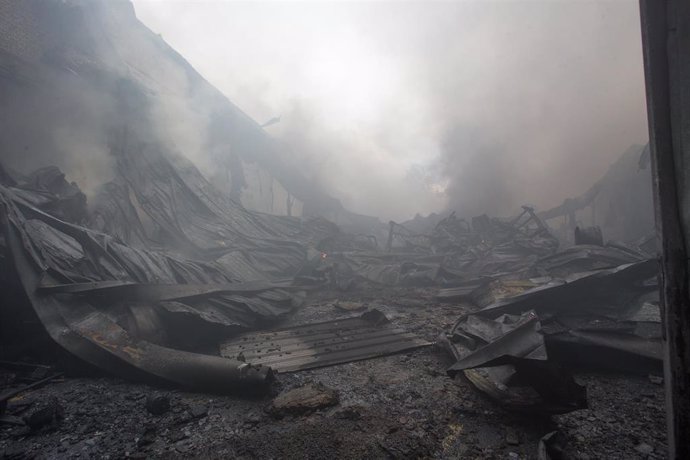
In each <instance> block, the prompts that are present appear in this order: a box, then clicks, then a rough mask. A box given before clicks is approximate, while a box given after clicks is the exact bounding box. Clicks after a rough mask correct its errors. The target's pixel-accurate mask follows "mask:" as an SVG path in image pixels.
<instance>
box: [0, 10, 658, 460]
mask: <svg viewBox="0 0 690 460" xmlns="http://www.w3.org/2000/svg"><path fill="white" fill-rule="evenodd" d="M56 23H59V24H60V26H59V27H57V26H56V25H55V24H56ZM0 31H1V32H0V56H2V61H1V63H0V80H1V81H2V87H1V89H0V91H1V94H0V96H2V100H3V102H4V103H5V105H6V107H7V110H3V114H2V117H3V119H2V120H1V121H2V123H0V125H2V127H0V134H1V135H2V137H3V143H2V145H0V148H2V149H3V154H4V151H7V152H8V153H7V155H3V157H2V159H1V160H2V161H1V162H0V283H1V284H2V289H3V292H4V295H3V302H2V306H1V307H0V320H1V323H2V324H1V326H0V331H1V332H2V338H1V339H2V340H1V343H2V348H1V349H0V350H1V351H2V353H1V354H0V368H2V369H3V373H2V374H0V375H2V376H3V380H2V381H1V382H0V384H2V392H3V393H2V394H1V395H0V422H1V423H2V426H3V430H4V431H3V432H2V437H0V449H2V450H0V452H1V453H2V454H3V455H4V456H7V457H10V458H12V457H13V456H17V457H21V456H22V455H28V456H31V455H32V453H33V454H35V453H36V452H34V451H32V450H31V449H34V447H31V446H33V445H32V444H31V443H32V442H35V441H36V440H37V439H46V442H45V444H41V445H40V447H38V448H39V449H45V451H44V453H45V452H48V453H47V454H46V455H48V456H50V455H51V454H54V455H60V454H64V455H73V454H74V453H75V452H77V449H81V452H85V453H86V455H87V456H90V455H93V456H98V455H103V454H115V455H119V456H131V455H138V456H144V457H146V456H153V457H165V456H169V455H182V456H186V455H197V456H237V457H280V456H285V457H292V458H297V457H302V458H312V457H318V456H319V455H323V452H322V449H335V448H337V449H341V450H338V452H337V453H338V454H342V455H345V454H346V455H350V456H354V457H367V456H368V457H382V456H388V457H393V458H407V457H442V458H446V457H462V456H474V457H477V458H499V457H500V458H502V455H503V454H506V455H509V456H510V458H518V457H521V456H524V457H534V456H535V453H536V455H538V458H540V459H549V458H568V457H567V456H566V457H562V454H563V451H564V450H566V451H568V449H570V452H573V451H575V450H577V449H580V448H582V447H583V446H585V447H587V448H589V444H588V443H589V440H585V439H584V435H583V434H582V433H585V434H587V433H589V434H591V436H592V437H594V438H596V436H595V435H594V434H592V433H596V432H597V431H596V430H598V429H599V428H598V427H596V426H594V425H595V424H596V423H598V420H597V418H596V417H595V416H594V415H592V416H587V417H584V416H580V415H578V414H580V413H584V411H590V412H589V413H592V411H593V409H592V405H591V404H590V402H589V400H588V393H589V391H590V389H593V390H594V394H595V395H596V396H597V398H602V399H603V398H605V397H606V395H604V396H602V395H601V393H602V388H608V389H609V390H610V389H611V388H615V387H616V386H617V385H627V384H628V383H626V382H628V380H630V381H632V382H633V383H632V384H631V385H632V387H631V388H636V389H637V388H642V389H643V391H646V392H647V393H645V394H647V395H648V396H645V398H647V399H649V401H650V402H649V404H648V406H649V405H651V406H653V410H652V409H650V408H649V407H637V406H635V407H633V408H631V409H630V410H631V411H634V412H631V414H633V415H639V414H641V413H643V412H645V411H647V412H650V413H652V415H647V416H646V417H647V418H646V419H645V421H647V422H649V423H653V422H654V423H656V422H658V419H660V417H662V410H663V408H662V407H661V406H660V404H657V403H658V401H659V400H660V399H661V398H662V396H663V395H662V394H661V391H660V387H659V385H658V383H659V382H660V381H662V380H661V377H659V376H660V375H661V373H662V372H663V360H664V349H663V332H662V331H663V327H662V317H661V313H660V307H659V295H658V291H659V283H658V281H657V275H658V269H659V267H658V261H657V259H656V248H655V247H653V246H654V242H655V239H654V236H653V233H652V232H653V228H652V225H653V222H652V219H651V218H650V217H649V216H646V215H645V212H646V211H647V210H649V211H651V208H650V209H647V208H648V207H646V206H647V204H649V206H651V204H650V203H647V202H646V201H645V206H639V208H638V209H635V210H633V209H632V206H631V203H630V201H635V198H634V197H633V198H631V199H630V200H628V198H630V196H628V195H626V192H625V191H624V190H625V189H626V187H627V188H632V189H633V192H631V193H632V194H633V195H635V196H641V197H642V196H644V197H646V198H645V199H647V200H648V199H649V196H648V195H649V194H648V193H647V192H650V191H651V188H652V182H651V178H650V174H649V168H648V164H649V162H650V157H651V159H652V165H654V155H655V153H654V152H655V150H654V145H653V144H652V146H651V149H650V147H649V146H648V147H633V148H631V149H630V150H629V151H628V152H625V154H624V155H623V156H622V157H621V160H620V161H619V162H618V163H616V164H615V165H613V166H612V168H611V170H610V171H609V172H608V173H607V174H606V175H605V176H604V177H603V178H602V179H601V180H600V181H598V182H596V183H595V184H593V186H592V188H591V189H589V190H588V191H586V192H585V193H584V194H583V195H581V196H580V197H577V198H574V199H572V200H568V201H566V202H565V203H563V205H561V206H559V207H556V208H554V209H551V210H546V211H541V212H540V211H539V210H536V209H534V208H533V207H530V206H527V205H526V206H523V207H522V208H521V209H519V210H516V212H515V215H514V216H510V217H507V218H500V217H495V216H488V215H480V216H460V215H458V214H457V213H455V212H449V213H446V214H445V215H443V216H440V217H439V216H435V217H429V218H426V219H425V218H418V219H415V221H410V222H403V223H396V222H392V221H391V222H389V224H388V225H385V224H382V223H381V222H380V221H379V220H378V219H377V218H373V217H368V216H361V215H357V214H355V213H352V212H350V211H348V210H347V209H345V208H344V207H343V206H342V205H341V204H340V202H338V200H336V199H335V198H333V197H330V196H329V195H328V194H327V193H326V192H325V191H324V190H323V189H322V188H321V187H320V186H319V185H318V184H317V183H315V182H313V181H310V180H308V179H307V178H306V177H305V176H304V175H303V174H302V172H301V171H300V168H299V165H295V164H292V163H291V162H290V161H289V157H290V155H289V152H286V151H285V147H284V146H281V145H279V144H278V143H277V142H275V141H274V140H273V139H271V138H270V137H269V136H268V135H267V134H266V133H265V131H264V130H263V129H262V127H261V126H260V125H259V124H258V123H256V122H254V121H253V120H252V119H251V118H249V117H248V116H247V115H245V114H244V113H242V112H241V111H240V110H239V109H238V108H237V107H235V106H234V105H233V104H232V103H231V102H230V101H228V100H227V99H226V98H225V96H223V95H222V94H221V93H220V92H219V91H218V90H216V89H215V88H214V87H213V86H212V85H210V84H209V83H208V82H206V81H205V80H204V79H203V78H202V77H201V75H199V74H198V73H197V72H196V71H195V70H194V69H193V68H192V66H191V65H190V64H189V63H187V62H186V61H185V60H184V59H183V58H182V57H181V56H180V55H179V54H177V53H176V52H175V51H174V50H173V49H171V48H170V47H169V46H168V45H167V44H166V43H165V42H164V41H163V40H162V39H161V38H160V37H158V36H156V35H155V34H153V33H151V31H149V30H148V29H146V27H144V26H143V25H142V24H141V23H139V22H138V20H137V19H136V17H135V15H134V11H133V7H132V5H131V4H130V3H129V2H126V1H115V2H109V1H93V2H91V1H81V0H74V1H67V2H42V1H33V0H30V1H26V2H21V3H15V2H12V1H9V0H8V1H3V2H2V3H1V4H0ZM57 94H59V95H60V96H59V97H57V96H56V95H57ZM11 112H13V114H12V115H11V114H10V113H11ZM29 118H31V119H33V120H34V122H35V123H34V124H33V125H32V124H30V123H26V120H27V119H29ZM175 124H177V127H176V128H171V126H175ZM180 125H182V126H184V128H185V129H182V130H181V131H180V129H177V128H180ZM189 131H194V132H195V134H194V136H192V138H191V139H190V137H189V136H188V135H187V134H181V132H182V133H188V132H189ZM65 132H67V133H80V134H83V133H88V135H84V136H81V135H79V136H77V135H74V136H72V137H70V136H67V137H66V136H64V135H63V134H64V133H65ZM66 138H69V141H67V140H66ZM4 139H7V142H5V141H4ZM198 152H204V154H203V155H200V154H199V153H198ZM91 154H92V155H93V157H94V158H97V160H95V161H96V163H98V164H99V165H100V166H97V167H94V168H93V169H88V168H86V166H83V165H81V162H82V161H84V162H86V161H87V160H86V159H87V158H89V155H91ZM99 162H100V163H99ZM209 164H210V165H212V166H211V167H208V165H209ZM633 164H634V165H636V166H639V167H632V166H631V165H633ZM82 166H83V167H82ZM657 167H658V166H657ZM80 178H81V180H79V179H80ZM261 181H266V184H269V186H265V185H266V184H264V185H261V184H262V182H261ZM257 184H259V185H261V186H259V185H257ZM631 184H632V185H631ZM266 190H270V196H269V194H267V192H265V191H266ZM621 200H623V201H621ZM626 200H627V201H626ZM648 201H649V200H648ZM279 203H280V204H279ZM283 203H284V204H285V206H284V207H283ZM621 203H623V204H621ZM602 209H604V211H601V210H602ZM586 210H589V213H590V214H589V216H590V217H587V216H585V214H586V212H585V211H586ZM633 211H634V214H635V215H632V214H633ZM612 216H613V217H612ZM640 216H642V217H640ZM558 219H562V220H563V222H562V224H561V225H560V227H557V225H555V222H556V221H557V220H558ZM611 235H613V238H614V239H610V238H612V236H611ZM384 357H385V358H384ZM374 358H377V359H374ZM583 369H584V370H583ZM602 369H604V370H606V371H607V372H613V373H614V374H615V375H616V377H600V376H599V375H598V374H592V372H598V371H600V370H602ZM580 373H583V374H582V375H584V377H583V376H582V375H581V374H580ZM94 374H95V375H97V376H107V377H105V378H102V379H100V380H98V383H96V384H94V385H96V386H95V387H88V389H86V390H85V389H84V388H82V387H81V386H80V385H91V383H88V382H92V381H93V380H89V379H93V375H94ZM84 375H86V377H84ZM640 376H642V377H640ZM611 378H613V379H618V380H606V379H611ZM640 378H641V379H642V380H640ZM667 378H668V376H667ZM120 379H121V380H120ZM84 382H87V383H84ZM112 382H120V383H117V385H120V386H122V388H124V390H122V388H121V389H120V390H122V391H123V392H124V393H126V394H124V395H120V393H118V391H120V390H113V389H112V388H110V387H109V385H111V384H113V383H112ZM602 382H603V383H602ZM641 382H642V383H641ZM99 385H100V386H99ZM606 385H609V386H608V387H607V386H606ZM650 387H651V388H652V390H649V388H650ZM56 388H60V390H55V389H56ZM70 388H71V389H70ZM94 388H96V389H95V390H94ZM63 389H67V390H63ZM43 391H45V392H47V393H46V394H47V395H49V396H50V398H48V397H46V398H44V399H43V400H41V399H40V398H37V399H36V400H33V399H32V395H36V394H42V393H40V392H43ZM51 391H56V392H57V393H56V394H57V396H53V395H52V393H50V392H51ZM61 391H71V392H73V393H61ZM99 391H112V395H118V396H113V399H114V400H117V398H119V397H120V396H122V398H121V401H120V400H118V401H120V402H118V403H112V402H109V401H106V402H104V403H103V404H104V405H105V406H107V407H108V408H109V409H108V410H110V411H112V412H118V411H119V413H122V412H128V411H131V412H137V411H138V412H137V415H133V416H131V417H132V418H131V419H130V418H128V416H125V415H117V416H116V417H115V416H112V414H106V415H103V413H100V414H97V413H98V411H94V413H95V414H96V415H94V414H84V413H80V415H79V416H78V417H77V415H76V412H75V411H74V410H73V407H72V406H71V405H70V404H71V403H72V400H71V399H70V397H69V396H66V395H69V394H75V395H77V396H79V397H80V398H81V399H79V401H80V402H79V404H82V403H84V401H86V405H87V406H88V405H89V404H92V403H93V401H95V400H96V399H98V400H107V399H109V398H108V397H106V396H104V395H102V394H98V392H99ZM620 393H624V392H620ZM132 395H135V396H132ZM190 395H191V396H190ZM209 395H212V397H213V398H217V399H209ZM228 395H230V396H228ZM616 397H620V395H617V396H616ZM638 399H639V398H638ZM144 401H145V402H144ZM200 401H201V402H200ZM218 401H222V402H221V403H218ZM638 402H639V401H638ZM628 403H629V401H628ZM114 404H117V406H116V407H115V406H114ZM223 404H224V405H223ZM599 404H601V403H600V399H597V403H596V406H597V407H596V408H597V410H602V412H606V411H608V412H606V414H607V415H606V416H607V417H613V416H614V415H615V412H616V411H617V410H618V409H619V408H617V407H616V405H615V404H613V405H612V406H611V407H608V408H607V409H606V410H604V409H600V408H599V407H598V406H599ZM258 406H261V407H262V409H261V410H257V407H258ZM65 407H66V408H65ZM103 412H107V410H106V411H103ZM92 416H93V419H89V417H92ZM111 416H112V420H106V418H108V419H109V418H111ZM79 417H83V418H84V419H88V420H97V421H96V422H94V424H95V425H96V426H99V428H95V429H91V428H83V431H84V433H80V434H79V435H73V434H67V433H70V430H69V428H65V426H68V425H69V423H78V422H77V419H78V418H79ZM99 417H100V418H99ZM214 417H215V418H214ZM559 417H561V418H559ZM569 417H570V418H569ZM578 417H579V418H578ZM590 419H592V420H590ZM113 420H115V421H113ZM525 420H530V421H534V420H537V422H534V423H535V425H534V426H529V427H528V428H525V427H524V426H522V425H524V424H525V423H524V421H525ZM79 423H81V422H79ZM530 423H531V422H530ZM607 423H608V424H609V425H612V424H613V422H608V421H607ZM119 424H121V425H122V426H123V428H122V432H123V433H126V436H129V438H127V439H125V438H124V436H125V435H123V438H122V439H121V440H120V439H115V440H113V439H114V438H112V437H111V438H112V439H111V440H110V441H107V442H106V441H104V439H105V437H104V436H103V433H104V432H106V431H116V430H115V427H116V426H118V425H119ZM82 426H84V425H82ZM142 427H143V428H142ZM180 427H182V428H180ZM468 427H473V428H468ZM572 427H575V428H573V429H574V430H576V431H577V434H573V433H574V431H573V432H568V429H569V428H572ZM81 429H82V428H80V430H81ZM195 430H196V431H195ZM202 430H203V431H202ZM473 430H477V431H473ZM520 430H522V431H520ZM587 430H590V431H587ZM497 432H498V433H500V434H499V435H497V436H498V440H497V441H495V442H494V441H492V442H493V444H491V443H488V444H487V443H485V442H484V441H482V439H483V438H486V437H487V435H486V433H490V435H488V437H489V438H490V437H491V436H494V434H495V433H497ZM55 433H57V434H55ZM209 433H210V434H209ZM228 433H231V434H232V439H231V440H228ZM356 433H360V434H359V435H357V434H356ZM563 433H566V434H563ZM644 433H645V427H644V425H640V426H636V427H635V428H634V434H631V435H630V437H631V438H634V439H635V441H634V443H632V444H631V443H630V442H628V441H620V442H621V443H623V442H628V444H631V445H629V446H628V445H627V444H626V445H625V446H623V447H620V446H619V445H617V446H615V447H620V448H621V449H623V450H625V449H627V451H632V452H637V453H638V454H640V455H648V456H650V458H655V457H654V455H655V453H656V454H659V453H660V451H662V450H663V449H664V448H665V445H664V441H663V439H656V438H655V439H654V440H651V439H650V440H648V441H647V438H645V437H644V436H645V434H644ZM82 434H84V436H87V435H88V436H89V437H88V439H86V438H85V439H81V438H80V437H79V436H81V435H82ZM360 435H361V437H362V438H363V441H362V442H361V443H359V441H355V438H358V436H360ZM41 436H44V438H41ZM214 436H215V438H214V440H212V439H211V438H212V437H214ZM329 437H332V438H334V439H336V441H337V443H336V444H337V446H336V444H328V443H329V442H330V441H328V439H329ZM494 437H495V436H494ZM579 437H582V438H583V440H582V441H581V440H580V439H579ZM130 438H132V439H133V441H132V439H130ZM268 438H271V439H272V441H270V442H266V441H265V440H266V439H268ZM274 438H275V439H274ZM566 438H568V439H569V442H570V447H568V446H567V445H566ZM10 440H19V442H18V444H19V445H20V447H18V448H17V450H13V449H14V447H13V446H11V445H10ZM72 440H74V442H72ZM87 441H88V442H90V443H89V444H87ZM91 441H93V442H91ZM101 441H102V442H103V447H102V448H99V447H98V446H99V443H100V442H101ZM36 442H39V444H40V442H42V441H36ZM597 442H600V441H597ZM607 442H608V441H607ZM109 443H110V444H109ZM573 443H575V447H572V446H573ZM578 443H579V444H578ZM601 443H602V442H600V444H601ZM650 443H654V445H653V446H652V445H651V444H650ZM598 445H599V444H597V446H598ZM221 446H222V449H225V450H217V449H221ZM228 446H229V447H228ZM334 446H335V447H334ZM99 449H100V450H99ZM592 449H593V450H592V452H596V453H597V454H601V451H596V449H595V448H592ZM650 449H651V450H650ZM517 452H519V453H517Z"/></svg>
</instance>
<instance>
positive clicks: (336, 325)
mask: <svg viewBox="0 0 690 460" xmlns="http://www.w3.org/2000/svg"><path fill="white" fill-rule="evenodd" d="M428 345H431V343H430V342H427V341H426V340H423V339H421V338H419V337H418V336H416V335H414V334H411V333H409V332H406V331H404V330H402V329H399V328H395V327H393V326H392V325H391V324H390V322H389V321H388V319H387V318H386V317H385V315H383V313H381V312H380V311H378V310H371V311H368V312H366V313H364V314H362V315H361V316H357V317H353V318H347V319H340V320H334V321H326V322H323V323H313V324H305V325H301V326H295V327H291V328H285V329H280V330H276V331H270V332H261V333H254V334H245V335H242V336H240V337H237V338H235V339H232V340H230V341H227V342H225V343H223V344H221V347H220V350H221V355H222V356H225V357H228V358H239V359H243V360H245V361H246V362H247V363H250V364H254V365H255V364H263V365H268V366H270V367H271V368H272V369H274V370H276V371H278V372H294V371H300V370H305V369H313V368H317V367H325V366H333V365H336V364H342V363H347V362H351V361H358V360H362V359H370V358H375V357H379V356H384V355H389V354H393V353H398V352H401V351H405V350H411V349H415V348H420V347H424V346H428Z"/></svg>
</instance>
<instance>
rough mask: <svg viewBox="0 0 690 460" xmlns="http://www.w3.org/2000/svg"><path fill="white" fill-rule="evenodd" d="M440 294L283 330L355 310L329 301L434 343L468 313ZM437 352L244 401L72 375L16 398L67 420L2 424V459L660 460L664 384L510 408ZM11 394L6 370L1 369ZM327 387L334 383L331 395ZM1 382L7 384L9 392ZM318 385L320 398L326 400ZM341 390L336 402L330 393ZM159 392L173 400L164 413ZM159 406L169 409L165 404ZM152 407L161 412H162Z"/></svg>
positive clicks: (642, 382)
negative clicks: (545, 456) (556, 454)
mask: <svg viewBox="0 0 690 460" xmlns="http://www.w3.org/2000/svg"><path fill="white" fill-rule="evenodd" d="M435 292H436V290H434V289H422V288H416V289H412V288H398V289H383V290H365V291H359V292H349V293H343V292H337V291H314V292H312V293H310V295H309V296H308V298H307V301H306V303H305V305H304V306H303V307H302V308H301V309H299V310H298V311H296V312H295V313H294V314H293V315H291V316H290V317H289V318H288V319H287V321H286V323H287V324H302V323H307V322H317V321H324V320H329V319H335V318H338V317H347V316H352V315H353V313H352V312H347V311H342V310H340V309H338V308H336V307H335V306H334V303H335V302H336V301H338V300H340V301H343V300H348V301H354V302H360V303H361V304H362V306H363V307H370V308H377V309H379V310H381V311H382V312H384V313H385V314H386V315H387V317H388V318H389V319H391V320H392V321H393V323H394V324H395V325H396V326H400V327H403V328H405V329H407V330H409V331H412V332H415V333H417V334H419V335H420V336H422V337H423V338H425V339H427V340H430V341H433V340H435V339H436V336H437V335H438V334H439V333H440V332H441V331H443V330H447V329H448V328H449V327H450V326H451V325H452V324H453V323H454V322H455V320H456V319H457V318H458V317H459V316H460V315H462V314H463V313H466V312H467V311H469V309H470V307H469V306H466V305H462V304H448V303H438V302H437V301H436V300H434V294H435ZM452 362H453V360H452V359H451V358H450V357H449V356H448V355H447V354H446V353H445V352H444V351H443V350H440V349H438V348H436V347H426V348H422V349H418V350H415V351H411V352H406V353H401V354H398V355H392V356H387V357H382V358H377V359H371V360H366V361H359V362H354V363H348V364H343V365H338V366H332V367H326V368H320V369H314V370H308V371H302V372H295V373H287V374H279V375H277V379H276V380H277V381H276V383H275V385H274V386H273V389H272V391H271V393H270V394H268V395H265V396H262V397H260V398H243V397H236V396H222V395H213V394H207V393H189V392H185V391H181V390H178V389H174V388H166V387H160V386H151V385H146V384H138V383H133V382H128V381H123V380H120V379H117V378H112V377H108V376H92V377H74V376H67V377H64V378H62V379H58V380H56V381H54V382H51V383H48V384H46V385H45V386H43V387H41V388H37V389H35V390H33V391H27V392H25V393H23V394H21V395H20V396H18V397H16V398H14V399H12V400H11V401H10V402H9V405H8V412H10V413H15V414H16V415H18V416H22V415H24V416H26V415H27V414H30V413H31V411H32V410H35V409H36V407H41V406H42V405H46V404H50V403H53V404H55V403H57V405H58V406H59V407H60V408H61V409H62V410H64V415H62V414H61V415H62V417H57V418H58V419H59V420H56V421H54V422H51V423H47V424H45V425H44V426H43V427H41V428H40V429H38V430H36V431H31V430H29V429H28V428H27V427H14V426H11V425H2V428H1V429H0V455H1V456H2V458H55V457H71V458H76V457H79V458H123V457H132V458H186V457H202V458H326V457H331V458H332V457H337V458H496V459H504V458H537V452H538V444H539V439H540V438H541V437H542V436H544V435H545V434H546V433H549V432H552V431H557V432H558V433H559V436H560V437H562V443H561V444H562V445H563V446H564V458H572V459H595V458H611V459H615V458H619V459H633V458H663V457H664V456H665V452H666V444H665V443H666V432H665V415H664V392H663V387H662V385H660V384H659V383H660V382H659V380H658V379H656V378H650V377H649V376H644V375H640V376H631V375H622V374H617V373H601V372H598V373H593V372H591V371H586V372H585V371H583V372H580V373H576V380H577V381H578V383H580V384H582V385H585V386H586V388H587V394H588V402H589V408H588V409H584V410H578V411H575V412H571V413H569V414H566V415H558V416H552V417H549V416H544V415H539V414H524V413H522V414H521V413H516V412H511V411H507V410H505V409H503V408H502V407H501V405H499V404H496V403H495V402H494V401H492V400H490V399H488V398H487V397H485V396H483V395H482V394H481V393H479V392H478V391H477V390H476V389H475V388H473V387H472V386H471V385H470V384H469V383H468V382H467V381H465V380H464V379H463V378H460V377H458V378H456V379H451V378H450V377H448V376H447V375H446V372H445V370H446V368H447V367H448V366H450V365H451V364H452ZM0 375H2V382H4V387H5V388H4V390H6V389H8V388H10V387H12V385H11V382H12V378H13V376H16V374H13V373H12V372H9V371H7V370H2V374H0ZM307 387H309V388H315V389H316V390H315V391H316V393H317V394H316V395H312V398H311V399H309V398H308V399H307V400H306V401H304V400H303V401H302V403H303V404H302V406H300V405H299V404H297V405H296V406H289V407H288V406H286V407H285V408H284V409H282V410H280V411H277V410H276V408H275V401H276V400H278V399H279V398H280V395H284V394H286V393H288V392H289V391H290V390H293V389H297V388H307ZM329 389H332V390H335V393H333V392H330V391H329ZM4 390H3V391H4ZM318 393H320V394H318ZM334 394H335V396H334ZM156 397H158V398H159V399H162V400H168V401H169V408H166V407H162V408H159V409H160V410H158V411H157V410H156V408H155V407H153V408H152V407H151V401H156ZM163 406H165V404H163ZM152 411H153V412H162V413H161V414H159V415H154V414H153V413H152Z"/></svg>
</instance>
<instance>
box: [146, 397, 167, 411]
mask: <svg viewBox="0 0 690 460" xmlns="http://www.w3.org/2000/svg"><path fill="white" fill-rule="evenodd" d="M146 410H147V411H149V413H151V414H153V415H163V414H165V413H166V412H168V411H169V410H170V398H169V397H168V396H167V395H163V394H160V393H154V394H152V395H150V396H149V397H148V398H146Z"/></svg>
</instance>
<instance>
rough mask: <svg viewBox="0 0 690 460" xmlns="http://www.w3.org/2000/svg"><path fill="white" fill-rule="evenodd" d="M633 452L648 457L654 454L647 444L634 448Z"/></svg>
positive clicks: (643, 443)
mask: <svg viewBox="0 0 690 460" xmlns="http://www.w3.org/2000/svg"><path fill="white" fill-rule="evenodd" d="M635 450H636V451H637V452H639V453H640V454H642V455H649V454H651V453H652V452H654V448H653V447H652V446H650V445H649V444H647V443H646V442H642V443H640V444H638V445H636V446H635Z"/></svg>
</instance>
